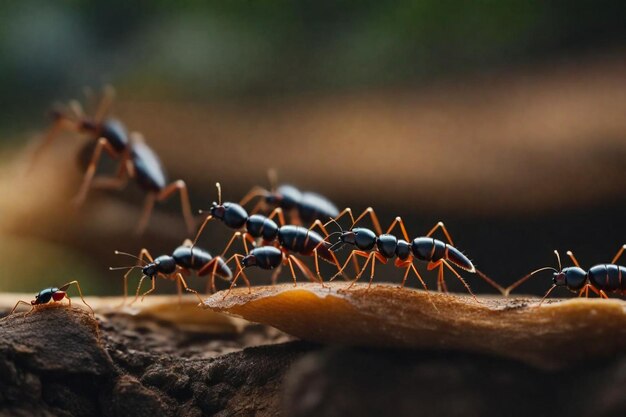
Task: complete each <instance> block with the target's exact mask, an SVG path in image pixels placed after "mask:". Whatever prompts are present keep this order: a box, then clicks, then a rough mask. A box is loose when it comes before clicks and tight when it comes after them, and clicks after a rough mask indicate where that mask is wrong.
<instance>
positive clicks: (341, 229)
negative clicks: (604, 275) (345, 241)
mask: <svg viewBox="0 0 626 417" xmlns="http://www.w3.org/2000/svg"><path fill="white" fill-rule="evenodd" d="M329 222H333V223H335V224H336V225H337V227H338V228H339V230H340V233H343V232H344V230H343V227H341V225H340V224H339V223H337V220H335V219H333V218H332V217H331V218H330V220H329ZM327 224H328V223H327Z"/></svg>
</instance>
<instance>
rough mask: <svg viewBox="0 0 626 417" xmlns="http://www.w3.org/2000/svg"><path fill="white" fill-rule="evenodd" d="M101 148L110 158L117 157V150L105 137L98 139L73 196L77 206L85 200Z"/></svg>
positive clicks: (94, 173) (100, 155) (100, 154)
mask: <svg viewBox="0 0 626 417" xmlns="http://www.w3.org/2000/svg"><path fill="white" fill-rule="evenodd" d="M103 150H104V151H106V152H107V153H108V154H109V155H110V156H111V157H112V158H115V157H117V152H116V151H115V149H114V148H113V146H111V144H109V142H108V141H107V140H106V139H105V138H100V139H98V144H97V145H96V149H95V150H94V151H93V154H92V156H91V162H89V166H88V167H87V171H86V172H85V176H84V177H83V183H82V185H81V187H80V190H79V191H78V194H76V197H74V204H76V205H77V206H80V205H82V204H83V203H84V202H85V198H87V193H88V192H89V188H90V187H91V182H92V181H93V178H94V176H95V175H96V168H97V167H98V163H99V162H100V159H101V158H102V151H103Z"/></svg>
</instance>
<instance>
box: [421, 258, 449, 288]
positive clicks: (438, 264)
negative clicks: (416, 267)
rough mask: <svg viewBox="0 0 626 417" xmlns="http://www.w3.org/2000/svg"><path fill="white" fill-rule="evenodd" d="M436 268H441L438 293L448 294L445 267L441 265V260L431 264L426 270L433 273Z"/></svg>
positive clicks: (438, 277)
mask: <svg viewBox="0 0 626 417" xmlns="http://www.w3.org/2000/svg"><path fill="white" fill-rule="evenodd" d="M435 268H439V269H438V270H437V291H439V292H448V287H447V286H446V282H445V281H444V280H443V265H442V264H441V260H439V261H437V262H429V263H428V265H427V266H426V270H428V271H432V270H433V269H435Z"/></svg>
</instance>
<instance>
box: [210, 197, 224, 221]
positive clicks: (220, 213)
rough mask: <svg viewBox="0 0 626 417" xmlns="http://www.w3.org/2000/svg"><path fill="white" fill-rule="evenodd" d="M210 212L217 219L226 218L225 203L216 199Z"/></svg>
mask: <svg viewBox="0 0 626 417" xmlns="http://www.w3.org/2000/svg"><path fill="white" fill-rule="evenodd" d="M209 213H211V216H213V217H215V218H216V219H220V220H224V215H225V214H226V207H224V205H223V204H221V203H220V204H218V203H216V202H215V201H214V202H213V203H212V204H211V208H209Z"/></svg>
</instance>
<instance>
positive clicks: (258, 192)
mask: <svg viewBox="0 0 626 417" xmlns="http://www.w3.org/2000/svg"><path fill="white" fill-rule="evenodd" d="M268 194H269V191H267V190H266V189H265V188H263V187H259V186H258V185H255V186H254V187H252V188H251V189H250V191H248V192H247V193H246V195H244V196H243V198H242V199H241V200H240V201H239V205H240V206H245V205H246V204H248V203H249V202H250V201H251V200H252V199H254V198H256V197H266V196H267V195H268Z"/></svg>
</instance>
